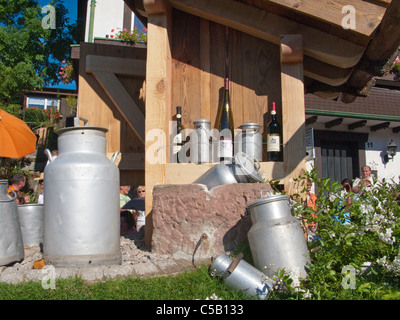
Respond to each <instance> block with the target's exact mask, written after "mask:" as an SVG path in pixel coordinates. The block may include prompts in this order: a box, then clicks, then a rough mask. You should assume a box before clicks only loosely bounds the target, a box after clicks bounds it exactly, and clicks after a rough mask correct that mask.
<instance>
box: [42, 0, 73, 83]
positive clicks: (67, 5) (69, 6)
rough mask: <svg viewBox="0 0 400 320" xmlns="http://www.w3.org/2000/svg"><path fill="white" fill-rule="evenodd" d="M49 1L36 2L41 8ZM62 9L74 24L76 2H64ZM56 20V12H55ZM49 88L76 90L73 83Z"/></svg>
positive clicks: (67, 0)
mask: <svg viewBox="0 0 400 320" xmlns="http://www.w3.org/2000/svg"><path fill="white" fill-rule="evenodd" d="M50 2H51V1H49V0H38V3H39V5H40V6H41V7H42V8H43V7H44V6H45V5H47V4H50ZM63 3H64V7H65V8H66V9H67V10H68V14H69V16H70V22H71V23H72V22H75V21H76V19H77V16H78V0H64V1H63ZM56 19H57V12H56ZM50 87H51V88H60V89H76V83H75V81H74V82H72V83H70V84H67V85H65V84H63V83H62V82H60V83H58V84H56V85H53V86H50Z"/></svg>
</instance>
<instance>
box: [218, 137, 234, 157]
mask: <svg viewBox="0 0 400 320" xmlns="http://www.w3.org/2000/svg"><path fill="white" fill-rule="evenodd" d="M218 152H219V154H218V157H219V158H232V154H233V140H232V138H223V137H221V139H220V140H219V148H218Z"/></svg>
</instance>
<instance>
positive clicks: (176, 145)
mask: <svg viewBox="0 0 400 320" xmlns="http://www.w3.org/2000/svg"><path fill="white" fill-rule="evenodd" d="M184 130H185V127H184V126H183V125H182V107H181V106H177V107H176V135H175V137H174V139H173V141H172V154H173V159H174V161H176V162H177V163H179V162H180V161H179V151H180V150H181V149H182V147H183V145H184V144H185V139H184V136H183V135H184Z"/></svg>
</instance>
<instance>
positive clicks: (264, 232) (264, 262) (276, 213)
mask: <svg viewBox="0 0 400 320" xmlns="http://www.w3.org/2000/svg"><path fill="white" fill-rule="evenodd" d="M261 197H262V199H260V200H257V201H254V202H252V203H250V204H249V205H248V206H247V212H248V213H249V215H250V218H251V222H252V227H251V228H250V230H249V232H248V234H247V237H248V240H249V245H250V250H251V255H252V257H253V261H254V266H255V267H256V268H257V269H259V270H261V271H262V272H264V273H265V274H266V275H267V276H268V277H273V276H274V274H275V272H276V271H278V270H281V269H285V271H287V272H290V273H292V274H294V275H297V276H298V277H301V278H306V277H307V272H306V269H305V266H306V265H307V264H308V263H309V253H308V248H307V243H306V241H305V238H304V233H303V230H302V228H301V225H300V222H299V221H298V220H297V219H296V218H294V217H293V216H292V214H291V210H290V204H289V197H288V196H287V195H270V196H269V197H266V198H263V192H261Z"/></svg>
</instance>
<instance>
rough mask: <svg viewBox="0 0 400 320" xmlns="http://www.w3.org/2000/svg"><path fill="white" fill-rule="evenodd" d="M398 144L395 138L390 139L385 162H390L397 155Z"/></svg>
mask: <svg viewBox="0 0 400 320" xmlns="http://www.w3.org/2000/svg"><path fill="white" fill-rule="evenodd" d="M396 151H397V145H396V144H395V143H394V142H393V139H392V140H391V141H390V143H389V144H388V146H387V147H386V154H385V156H384V159H385V162H386V163H388V162H389V160H390V159H392V161H393V158H394V156H395V155H396Z"/></svg>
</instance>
